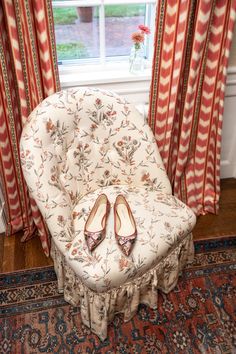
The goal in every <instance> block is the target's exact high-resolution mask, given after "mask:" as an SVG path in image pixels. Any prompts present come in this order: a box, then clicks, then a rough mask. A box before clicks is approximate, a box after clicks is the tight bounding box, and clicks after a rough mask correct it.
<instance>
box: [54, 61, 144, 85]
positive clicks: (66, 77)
mask: <svg viewBox="0 0 236 354" xmlns="http://www.w3.org/2000/svg"><path fill="white" fill-rule="evenodd" d="M59 74H60V82H61V86H62V88H68V87H74V86H87V85H89V86H90V85H97V84H116V83H117V84H122V83H124V84H125V83H132V82H140V81H141V82H143V81H148V82H149V81H150V79H151V67H147V68H146V69H144V71H143V72H140V73H138V74H131V73H130V72H129V70H128V64H127V63H126V64H124V63H119V64H116V65H114V64H111V65H106V66H105V65H104V66H82V67H73V66H70V67H65V66H64V67H62V68H60V69H59Z"/></svg>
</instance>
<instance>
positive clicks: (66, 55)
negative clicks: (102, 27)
mask: <svg viewBox="0 0 236 354" xmlns="http://www.w3.org/2000/svg"><path fill="white" fill-rule="evenodd" d="M53 15H54V22H55V33H56V45H57V56H58V61H59V62H60V61H62V60H68V59H70V60H72V59H88V58H99V54H100V49H99V18H98V9H97V6H93V7H60V8H59V7H54V8H53Z"/></svg>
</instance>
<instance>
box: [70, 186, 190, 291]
mask: <svg viewBox="0 0 236 354" xmlns="http://www.w3.org/2000/svg"><path fill="white" fill-rule="evenodd" d="M101 193H105V194H106V195H107V196H108V198H109V200H110V202H111V207H112V209H111V212H110V215H109V217H108V222H107V228H106V238H105V240H104V241H103V242H102V243H101V244H100V245H99V246H98V247H97V248H96V249H95V250H94V251H93V253H92V254H91V253H90V252H89V250H88V247H87V244H86V242H85V238H84V234H83V230H84V224H85V222H86V220H87V217H88V214H89V211H90V209H91V207H92V206H93V204H94V202H95V200H96V198H97V196H98V195H99V194H101ZM118 194H123V195H124V196H125V198H126V200H127V201H128V203H129V205H130V208H131V210H132V213H133V216H134V218H135V222H136V226H137V234H138V235H137V239H136V242H135V245H134V248H133V250H132V253H131V255H130V256H129V257H126V256H125V255H124V254H123V253H122V252H121V250H120V248H119V247H118V245H117V243H116V240H115V235H114V215H113V205H114V202H115V199H116V196H117V195H118ZM73 213H74V215H75V219H74V227H75V230H77V233H76V236H75V238H74V240H73V241H72V242H71V243H69V244H68V245H67V246H68V253H65V256H66V259H67V262H68V264H69V265H70V266H71V268H72V269H73V270H74V272H75V273H76V274H78V276H79V277H80V279H81V280H82V281H83V283H84V284H86V285H87V286H88V287H89V288H90V289H92V290H94V291H97V292H104V291H107V290H108V289H111V288H115V287H118V286H120V285H122V284H124V283H126V282H128V281H130V280H132V279H134V278H135V277H139V276H140V275H142V274H144V273H145V272H146V271H148V270H149V269H152V268H154V267H155V266H156V265H157V264H158V263H159V262H160V261H161V260H162V259H163V258H164V257H165V256H166V255H167V254H168V253H169V252H170V251H171V250H172V249H173V248H174V247H175V246H176V244H178V243H179V242H180V241H182V240H183V239H184V238H185V237H186V235H188V234H189V233H190V232H191V230H192V228H193V225H194V224H195V216H194V214H193V212H192V211H191V209H189V208H188V207H187V206H186V205H185V204H183V203H182V202H181V201H179V200H178V199H177V198H175V197H174V196H172V195H166V194H164V193H161V192H157V191H152V190H149V189H148V187H127V186H109V187H104V188H99V189H97V190H96V191H95V192H92V193H89V194H87V195H85V196H84V197H83V198H82V199H81V200H80V201H79V203H78V205H77V206H76V207H75V208H74V210H73Z"/></svg>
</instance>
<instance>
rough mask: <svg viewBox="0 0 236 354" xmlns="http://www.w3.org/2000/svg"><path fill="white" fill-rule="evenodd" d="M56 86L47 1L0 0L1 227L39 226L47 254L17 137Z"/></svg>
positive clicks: (31, 228) (33, 228)
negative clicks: (29, 191) (29, 192)
mask: <svg viewBox="0 0 236 354" xmlns="http://www.w3.org/2000/svg"><path fill="white" fill-rule="evenodd" d="M58 89H59V80H58V72H57V61H56V48H55V38H54V28H53V17H52V7H51V1H49V0H4V1H1V2H0V177H1V178H0V187H1V190H2V194H3V196H4V202H5V210H4V212H5V219H6V233H7V235H11V234H13V233H15V232H17V231H19V230H24V236H23V238H22V240H23V241H24V240H27V239H29V238H30V237H32V235H33V234H34V232H35V231H36V229H38V231H39V235H40V238H41V242H42V246H43V249H44V252H45V253H46V254H47V255H48V254H49V239H48V234H47V229H46V227H45V225H44V222H43V220H42V218H41V215H40V213H39V211H38V209H37V206H36V204H35V202H34V200H32V199H31V198H30V197H29V194H28V191H27V188H26V185H25V182H24V178H23V175H22V171H21V166H20V157H19V140H20V135H21V130H22V126H23V125H24V123H25V121H26V120H27V117H28V115H29V114H30V112H31V111H32V110H33V109H34V107H36V106H37V105H38V104H39V103H40V102H41V101H42V100H43V99H44V98H45V97H47V96H48V95H50V94H52V93H54V92H55V91H57V90H58Z"/></svg>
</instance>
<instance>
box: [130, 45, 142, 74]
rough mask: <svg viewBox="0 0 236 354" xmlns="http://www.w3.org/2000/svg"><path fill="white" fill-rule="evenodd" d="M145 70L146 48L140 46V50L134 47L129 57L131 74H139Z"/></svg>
mask: <svg viewBox="0 0 236 354" xmlns="http://www.w3.org/2000/svg"><path fill="white" fill-rule="evenodd" d="M143 70H144V48H143V45H142V44H140V46H139V48H137V46H135V45H134V46H133V47H132V48H131V52H130V56H129V72H130V73H133V74H138V73H140V72H142V71H143Z"/></svg>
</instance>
